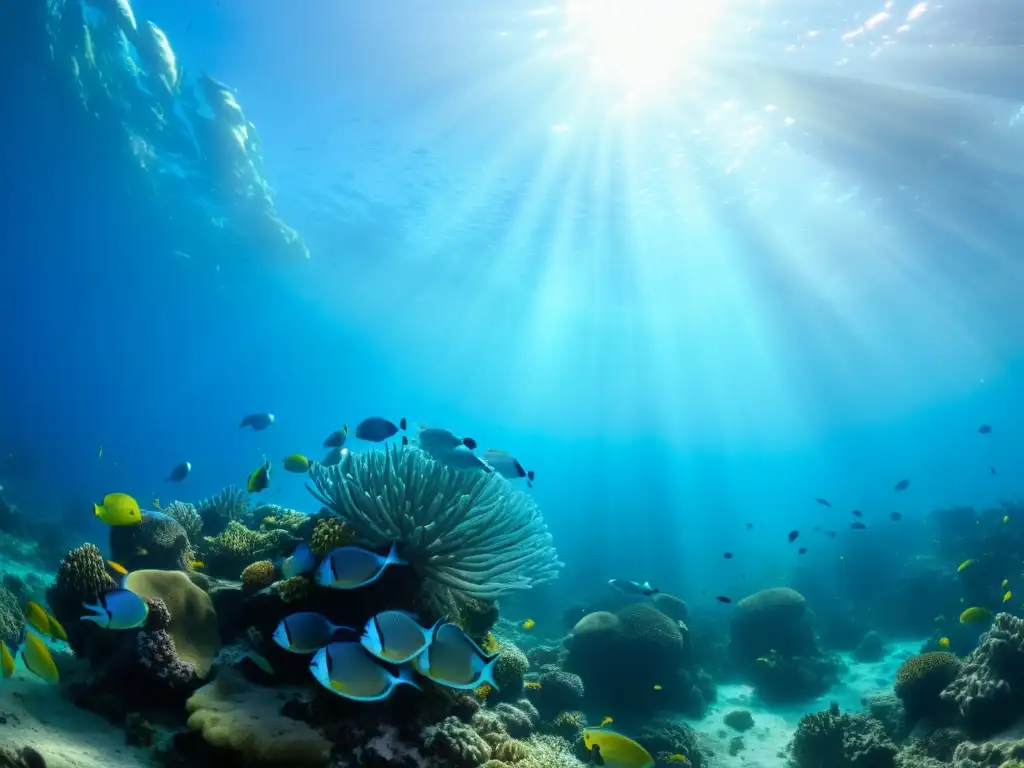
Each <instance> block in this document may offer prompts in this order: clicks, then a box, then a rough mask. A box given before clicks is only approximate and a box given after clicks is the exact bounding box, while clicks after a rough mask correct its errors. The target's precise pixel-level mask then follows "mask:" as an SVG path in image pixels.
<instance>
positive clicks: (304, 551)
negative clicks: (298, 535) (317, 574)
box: [281, 542, 316, 579]
mask: <svg viewBox="0 0 1024 768" xmlns="http://www.w3.org/2000/svg"><path fill="white" fill-rule="evenodd" d="M315 570H316V555H314V554H313V550H311V549H310V548H309V545H308V544H306V543H305V542H302V543H301V544H299V546H297V547H296V548H295V551H294V552H292V554H291V557H286V558H285V559H284V562H283V563H281V572H282V573H283V574H284V577H285V578H286V579H290V578H291V577H292V576H305V575H306V574H307V573H312V572H313V571H315Z"/></svg>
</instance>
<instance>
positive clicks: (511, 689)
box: [494, 643, 530, 699]
mask: <svg viewBox="0 0 1024 768" xmlns="http://www.w3.org/2000/svg"><path fill="white" fill-rule="evenodd" d="M497 652H498V653H499V654H501V655H500V656H498V663H497V664H496V665H495V666H494V681H495V682H496V683H497V684H498V687H499V688H500V689H501V697H502V698H503V699H506V698H509V697H511V698H516V699H518V698H519V697H520V695H521V694H522V691H523V681H524V680H525V678H526V672H527V670H529V668H530V662H529V661H528V660H527V658H526V654H525V653H523V652H522V651H521V650H519V647H518V646H516V645H515V644H513V643H499V644H498V651H497Z"/></svg>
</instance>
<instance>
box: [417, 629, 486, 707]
mask: <svg viewBox="0 0 1024 768" xmlns="http://www.w3.org/2000/svg"><path fill="white" fill-rule="evenodd" d="M499 656H500V654H497V653H495V654H490V655H489V654H486V653H484V652H483V650H481V648H480V646H479V645H477V644H476V643H474V642H473V640H472V639H471V638H470V637H469V635H467V634H466V633H465V632H463V631H462V629H461V628H460V627H458V626H456V625H455V624H442V625H441V626H439V627H437V628H436V629H435V630H434V634H433V637H432V638H431V640H430V645H428V646H427V649H426V650H425V651H424V652H423V653H421V654H420V655H419V656H417V657H416V658H415V659H414V660H413V666H414V667H415V668H416V671H417V672H419V673H420V674H421V675H423V676H424V677H428V678H430V679H431V680H433V681H434V682H435V683H439V684H440V685H444V686H447V687H448V688H457V689H459V690H467V691H468V690H475V689H477V688H479V687H480V686H481V685H483V684H484V683H487V684H488V685H490V686H491V687H492V688H494V690H496V691H498V690H501V687H500V686H499V685H498V684H497V683H496V682H495V680H494V669H495V666H496V665H497V663H498V657H499Z"/></svg>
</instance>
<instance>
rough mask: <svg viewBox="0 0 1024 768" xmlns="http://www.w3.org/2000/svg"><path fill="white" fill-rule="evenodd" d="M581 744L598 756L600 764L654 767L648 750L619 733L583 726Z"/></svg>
mask: <svg viewBox="0 0 1024 768" xmlns="http://www.w3.org/2000/svg"><path fill="white" fill-rule="evenodd" d="M583 744H584V745H585V746H586V748H587V751H588V752H589V753H590V754H591V755H593V756H594V757H596V758H600V760H599V762H600V764H601V765H605V766H608V767H609V768H654V758H653V757H651V754H650V752H648V751H647V750H646V749H644V748H643V747H641V746H640V745H639V744H637V743H636V742H635V741H633V740H632V739H631V738H629V737H627V736H623V735H622V734H621V733H615V731H604V730H601V729H600V728H585V729H584V730H583Z"/></svg>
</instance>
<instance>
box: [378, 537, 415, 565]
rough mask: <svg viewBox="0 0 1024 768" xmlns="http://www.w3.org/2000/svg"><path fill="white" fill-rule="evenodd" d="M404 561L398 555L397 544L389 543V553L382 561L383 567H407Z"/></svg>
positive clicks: (394, 542) (395, 542)
mask: <svg viewBox="0 0 1024 768" xmlns="http://www.w3.org/2000/svg"><path fill="white" fill-rule="evenodd" d="M408 564H409V563H407V562H406V561H405V560H403V559H402V557H401V556H400V555H399V554H398V542H397V541H393V542H392V543H391V551H390V552H388V556H387V559H386V560H385V561H384V565H385V566H388V565H408Z"/></svg>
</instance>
